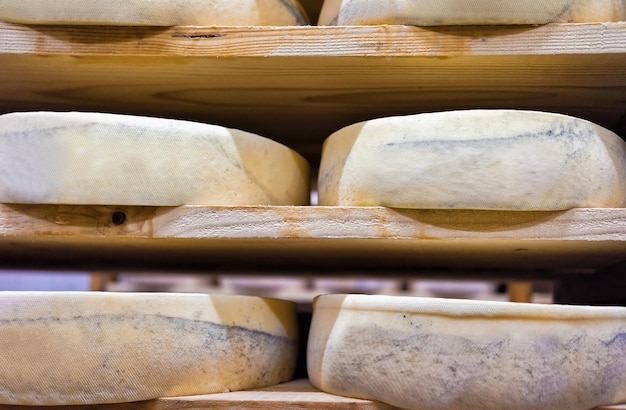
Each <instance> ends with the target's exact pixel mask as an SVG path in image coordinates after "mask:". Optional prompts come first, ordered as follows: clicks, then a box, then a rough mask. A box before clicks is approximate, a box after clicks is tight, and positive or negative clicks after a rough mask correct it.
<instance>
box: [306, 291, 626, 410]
mask: <svg viewBox="0 0 626 410" xmlns="http://www.w3.org/2000/svg"><path fill="white" fill-rule="evenodd" d="M625 349H626V308H622V307H588V306H557V305H533V304H516V303H509V302H485V301H472V300H453V299H428V298H411V297H392V296H368V295H326V296H321V297H318V298H317V299H316V300H315V302H314V310H313V319H312V324H311V331H310V334H309V344H308V352H307V360H308V372H309V377H310V380H311V382H312V384H313V385H314V386H315V387H317V388H318V389H321V390H323V391H325V392H328V393H332V394H337V395H342V396H349V397H355V398H362V399H370V400H378V401H382V402H385V403H388V404H391V405H393V406H397V407H401V408H405V409H416V410H418V409H419V410H431V409H432V410H435V409H437V410H441V409H465V410H472V409H476V410H478V409H480V410H488V409H494V410H495V409H510V410H516V409H519V410H533V409H537V410H539V409H569V410H576V409H580V410H584V409H590V408H594V407H596V406H598V405H603V404H611V403H617V402H621V401H623V400H626V355H624V351H625Z"/></svg>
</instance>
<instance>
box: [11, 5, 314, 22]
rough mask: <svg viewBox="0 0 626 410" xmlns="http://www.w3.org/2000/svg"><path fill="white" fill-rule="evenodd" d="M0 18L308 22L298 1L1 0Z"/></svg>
mask: <svg viewBox="0 0 626 410" xmlns="http://www.w3.org/2000/svg"><path fill="white" fill-rule="evenodd" d="M0 20H5V21H10V22H17V23H27V24H77V25H81V24H83V25H86V24H104V25H147V26H182V25H198V26H209V25H222V26H240V25H260V26H265V25H267V26H286V25H305V24H307V23H308V18H307V17H306V14H305V12H304V10H303V8H302V6H301V5H300V4H299V2H298V0H149V1H146V0H109V1H107V2H103V1H98V0H57V1H54V2H51V1H48V0H0Z"/></svg>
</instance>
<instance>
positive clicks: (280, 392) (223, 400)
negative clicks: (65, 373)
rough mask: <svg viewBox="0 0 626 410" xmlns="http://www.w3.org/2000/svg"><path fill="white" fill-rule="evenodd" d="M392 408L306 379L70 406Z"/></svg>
mask: <svg viewBox="0 0 626 410" xmlns="http://www.w3.org/2000/svg"><path fill="white" fill-rule="evenodd" d="M395 408H396V407H393V406H389V405H387V404H384V403H379V402H374V401H370V400H360V399H353V398H348V397H341V396H335V395H332V394H328V393H324V392H321V391H319V390H317V389H315V388H313V387H312V386H311V385H310V383H309V382H308V380H304V379H303V380H295V381H293V382H289V383H284V384H281V385H278V386H272V387H267V388H263V389H257V390H250V391H242V392H231V393H219V394H207V395H199V396H186V397H172V398H163V399H158V400H149V401H145V402H137V403H121V404H103V405H92V406H72V409H73V410H130V409H137V410H148V409H150V410H178V409H232V410H247V409H267V410H274V409H275V410H292V409H293V410H295V409H328V410H342V409H346V410H348V409H350V410H391V409H395ZM5 409H6V410H10V409H23V410H35V409H37V410H40V409H41V407H36V406H7V405H0V410H5ZM46 409H48V410H60V409H67V406H49V407H46Z"/></svg>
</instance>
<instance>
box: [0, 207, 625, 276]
mask: <svg viewBox="0 0 626 410" xmlns="http://www.w3.org/2000/svg"><path fill="white" fill-rule="evenodd" d="M120 213H121V214H123V215H124V218H119V215H120ZM114 215H115V216H114ZM120 220H122V221H123V222H122V223H119V222H120ZM114 221H117V223H116V222H114ZM625 251H626V210H625V209H573V210H570V211H563V212H488V211H433V210H400V209H388V208H382V207H363V208H359V207H202V206H185V207H176V208H151V207H114V206H111V207H109V206H67V205H62V206H45V205H8V204H4V205H0V266H5V267H12V266H15V265H18V266H20V267H29V266H31V267H32V266H39V265H40V264H41V265H43V266H48V267H53V268H54V267H58V268H63V269H67V268H78V269H92V270H93V269H99V270H107V269H114V270H115V271H120V270H123V269H133V270H135V269H144V270H148V271H149V270H175V271H179V270H192V271H198V270H201V271H208V270H212V269H213V270H220V269H223V270H238V269H239V270H248V271H249V270H252V269H253V270H255V271H259V270H260V271H263V270H265V271H268V270H269V271H272V272H280V271H282V272H292V271H293V270H294V269H298V270H299V271H300V272H307V270H308V271H309V272H311V271H313V272H314V273H316V274H324V273H325V272H328V273H337V271H338V270H339V271H342V270H346V271H352V272H358V273H359V274H367V272H369V271H375V272H377V273H380V272H381V271H386V272H389V271H391V270H394V269H395V270H397V272H396V273H397V274H399V275H402V274H409V273H410V274H413V275H415V274H416V271H417V270H426V271H427V272H429V273H431V274H432V273H433V272H435V273H436V272H437V271H438V270H444V271H445V273H446V274H448V275H449V274H450V269H452V271H453V272H454V270H461V271H470V272H471V274H472V275H474V276H478V277H480V276H484V275H486V276H489V275H504V276H511V275H513V276H515V277H517V278H518V279H519V278H520V277H522V278H523V277H524V274H522V273H521V272H523V271H529V272H527V273H528V274H530V275H531V276H532V275H533V274H534V275H535V277H537V276H538V277H541V278H544V277H549V275H550V274H558V273H563V272H565V273H567V272H570V273H572V272H576V273H581V272H582V273H585V272H593V271H595V270H596V269H598V268H604V267H607V266H611V265H614V264H617V263H620V262H623V261H625V260H626V256H625V255H626V252H625ZM533 272H534V273H533Z"/></svg>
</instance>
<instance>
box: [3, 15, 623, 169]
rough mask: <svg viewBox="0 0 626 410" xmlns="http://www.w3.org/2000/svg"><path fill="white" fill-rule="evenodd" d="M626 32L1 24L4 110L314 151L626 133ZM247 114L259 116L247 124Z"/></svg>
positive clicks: (590, 28)
mask: <svg viewBox="0 0 626 410" xmlns="http://www.w3.org/2000/svg"><path fill="white" fill-rule="evenodd" d="M625 33H626V23H607V24H555V25H546V26H539V27H494V28H485V27H455V28H451V27H448V28H429V29H426V28H418V27H406V26H372V27H282V28H279V27H272V28H262V27H245V28H241V27H173V28H165V29H163V28H158V29H157V28H136V27H135V28H127V27H123V28H115V29H112V28H103V27H67V26H45V27H33V26H21V25H11V24H0V78H2V79H3V81H1V82H0V112H10V111H18V110H19V111H22V110H82V111H102V112H118V113H128V114H142V115H153V116H160V117H167V118H184V119H192V120H196V121H203V122H210V123H217V124H221V125H226V126H230V127H235V128H242V129H245V130H248V131H252V132H256V133H259V134H261V135H264V136H267V137H270V138H273V139H275V140H277V141H280V142H282V143H284V144H286V145H288V146H290V147H292V148H295V149H296V150H298V151H300V152H301V153H303V154H304V155H305V156H307V158H309V159H310V160H311V161H312V165H313V166H314V167H315V165H316V161H317V160H318V158H319V154H320V150H321V143H322V141H323V139H324V138H325V137H327V136H328V135H329V134H330V133H332V132H334V131H336V130H337V129H339V128H341V127H343V126H345V125H348V124H351V123H354V122H357V121H360V120H365V119H370V118H372V117H379V116H385V115H400V114H410V113H417V112H429V111H441V110H448V109H463V108H523V109H538V110H545V111H555V112H562V113H564V114H570V115H575V116H578V117H582V118H586V119H589V120H591V121H594V122H596V123H598V124H600V125H603V126H605V127H607V128H611V129H613V130H614V131H617V132H618V133H623V132H626V98H624V96H625V94H626V76H624V75H623V73H624V67H625V66H626V35H625ZM242 112H245V113H246V115H241V113H242Z"/></svg>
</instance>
